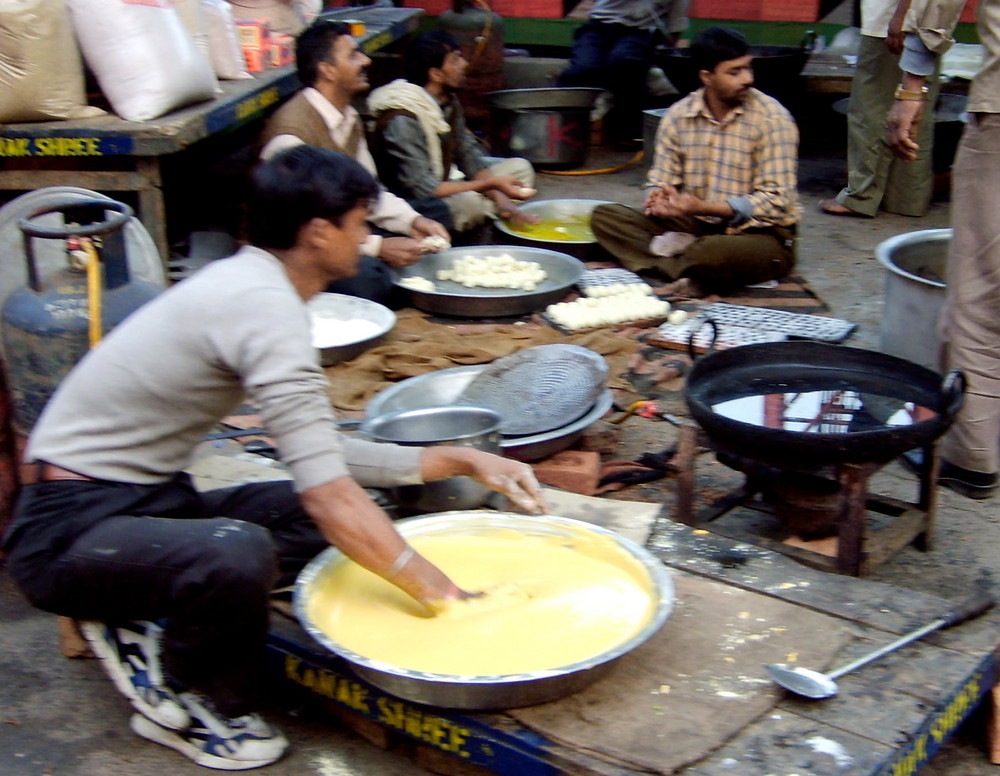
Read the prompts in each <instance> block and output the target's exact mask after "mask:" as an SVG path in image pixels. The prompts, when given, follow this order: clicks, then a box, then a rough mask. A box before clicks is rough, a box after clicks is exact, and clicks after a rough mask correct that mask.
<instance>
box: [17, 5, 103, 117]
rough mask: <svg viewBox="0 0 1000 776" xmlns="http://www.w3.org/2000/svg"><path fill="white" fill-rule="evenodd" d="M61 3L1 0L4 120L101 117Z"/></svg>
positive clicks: (101, 112)
mask: <svg viewBox="0 0 1000 776" xmlns="http://www.w3.org/2000/svg"><path fill="white" fill-rule="evenodd" d="M103 113H104V111H103V110H101V109H100V108H95V107H92V106H89V105H87V92H86V89H85V87H84V81H83V63H82V62H81V61H80V50H79V49H78V48H77V46H76V40H75V39H74V37H73V26H72V25H71V24H70V21H69V17H68V16H67V14H66V7H65V5H64V4H63V0H0V122H3V123H12V122H17V121H49V120H51V119H83V118H91V117H93V116H100V115H102V114H103Z"/></svg>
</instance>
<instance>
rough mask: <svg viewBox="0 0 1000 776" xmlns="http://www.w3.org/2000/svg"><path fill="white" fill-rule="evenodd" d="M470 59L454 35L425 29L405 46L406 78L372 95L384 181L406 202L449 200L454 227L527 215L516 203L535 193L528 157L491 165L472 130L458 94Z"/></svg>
mask: <svg viewBox="0 0 1000 776" xmlns="http://www.w3.org/2000/svg"><path fill="white" fill-rule="evenodd" d="M468 64H469V63H468V62H467V61H466V60H465V58H464V57H463V56H462V53H461V51H460V50H459V46H458V43H457V42H456V41H455V39H454V38H453V37H452V36H451V35H449V34H448V33H446V32H441V31H434V32H429V33H426V34H424V35H421V36H419V37H417V38H416V39H415V40H414V41H413V43H412V44H411V45H410V46H409V47H408V49H407V51H406V56H405V59H404V64H403V74H404V76H405V77H404V78H399V79H397V80H395V81H392V82H391V83H389V84H386V85H385V86H383V87H380V88H378V89H376V90H375V91H373V92H372V93H371V95H370V96H369V98H368V109H369V111H370V113H371V114H372V115H373V116H374V117H375V132H374V137H373V139H372V154H373V156H374V157H375V163H376V164H377V165H378V172H379V177H380V179H381V180H382V182H383V183H384V184H385V186H386V187H387V188H388V189H389V190H390V191H392V192H393V193H395V194H398V195H399V196H400V197H402V198H403V199H406V200H408V201H412V200H426V198H428V197H435V198H439V199H441V200H443V201H444V203H445V204H446V205H447V207H448V211H449V212H450V214H451V221H452V223H451V228H452V229H453V230H454V231H456V232H466V231H468V230H470V229H473V228H475V227H477V226H479V225H481V224H483V223H484V222H486V221H487V220H488V219H490V218H493V217H494V216H495V215H499V216H500V217H501V218H514V219H518V218H524V215H523V214H522V213H521V212H520V211H519V210H518V208H517V206H516V205H515V201H517V200H522V199H526V198H528V197H530V196H532V195H533V194H534V193H535V191H534V189H533V188H531V187H532V185H533V184H534V180H535V172H534V170H533V169H532V167H531V163H530V162H528V161H527V160H526V159H517V158H513V159H503V160H500V161H499V162H497V163H496V164H493V165H490V164H489V162H488V160H487V159H486V157H485V156H484V154H483V150H482V147H481V146H480V145H479V143H478V141H477V140H476V138H475V137H474V136H473V135H472V133H471V132H469V130H468V129H467V128H466V126H465V116H464V114H463V112H462V106H461V104H460V103H459V101H458V99H457V98H456V96H455V91H456V90H457V89H459V88H461V87H462V85H463V84H464V82H465V71H466V68H467V67H468ZM456 172H457V174H456ZM461 176H464V177H461ZM529 220H530V219H529Z"/></svg>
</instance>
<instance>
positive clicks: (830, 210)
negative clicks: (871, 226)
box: [819, 199, 865, 217]
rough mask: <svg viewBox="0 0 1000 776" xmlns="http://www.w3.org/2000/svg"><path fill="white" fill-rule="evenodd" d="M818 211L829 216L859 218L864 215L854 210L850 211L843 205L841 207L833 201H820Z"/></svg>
mask: <svg viewBox="0 0 1000 776" xmlns="http://www.w3.org/2000/svg"><path fill="white" fill-rule="evenodd" d="M819 209H820V211H822V212H823V213H826V214H827V215H830V216H861V217H865V214H864V213H859V212H857V211H856V210H851V209H850V208H849V207H847V206H845V205H841V204H840V203H839V202H837V200H835V199H821V200H820V201H819Z"/></svg>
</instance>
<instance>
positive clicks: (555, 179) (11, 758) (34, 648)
mask: <svg viewBox="0 0 1000 776" xmlns="http://www.w3.org/2000/svg"><path fill="white" fill-rule="evenodd" d="M798 118H799V120H800V124H801V126H802V133H803V144H802V154H803V158H802V164H801V172H800V193H801V199H802V206H803V213H804V218H803V222H802V226H801V231H800V238H801V239H800V249H799V267H798V271H799V273H800V274H801V275H803V276H804V277H805V278H806V279H807V281H808V282H809V283H810V284H811V285H812V287H813V288H814V289H815V290H816V291H817V292H818V293H819V295H820V296H821V297H822V298H823V299H824V300H825V301H826V302H827V303H828V304H829V305H830V307H831V310H832V312H833V314H834V315H836V316H837V317H840V318H846V319H849V320H851V321H854V322H856V323H857V324H858V330H857V332H856V334H855V335H854V336H853V338H852V339H851V340H850V341H849V342H848V344H851V345H855V346H859V347H866V348H876V347H877V344H878V332H879V321H880V314H881V310H882V296H883V287H884V283H885V276H884V271H883V270H882V268H881V267H880V265H879V264H878V263H877V262H876V261H875V258H874V255H875V246H876V245H877V244H878V243H879V242H881V241H882V240H885V239H887V238H888V237H890V236H893V235H895V234H898V233H901V232H907V231H912V230H916V229H928V228H936V227H942V226H947V225H948V223H949V221H948V219H949V213H948V205H947V201H945V200H943V199H939V200H938V201H936V202H935V204H934V205H933V206H932V208H931V211H930V212H929V213H928V215H927V216H925V217H924V218H921V219H912V218H905V217H900V216H891V215H886V214H882V215H880V216H879V217H878V218H875V219H855V218H838V217H832V216H827V215H822V214H820V213H819V212H818V211H817V209H816V203H817V201H818V200H819V199H820V198H822V197H827V196H832V195H833V194H835V193H836V191H837V190H838V188H839V187H840V185H841V184H842V182H843V180H844V146H843V119H842V117H841V116H839V114H835V113H833V112H832V111H830V109H829V107H828V105H827V104H824V103H823V101H822V100H820V101H818V102H814V103H810V104H808V105H805V106H803V108H802V113H801V115H800V116H799V117H798ZM628 158H629V155H628V154H623V153H615V152H610V151H606V150H603V149H592V150H591V153H590V158H589V159H588V163H587V166H588V167H591V168H603V167H607V166H613V165H616V164H621V163H623V162H625V161H627V160H628ZM642 179H643V172H642V169H641V166H639V167H633V168H629V169H626V170H624V171H621V172H617V173H611V174H600V175H589V176H553V175H542V176H540V180H539V183H538V188H539V190H540V194H539V197H541V198H546V199H548V198H562V197H575V198H588V199H589V198H593V199H607V200H614V201H619V202H625V203H632V204H637V203H638V202H639V196H640V195H639V191H638V185H639V183H640V182H641V181H642ZM623 428H624V432H623V434H622V440H621V444H620V447H619V449H618V450H617V451H616V453H615V457H619V458H629V459H632V458H635V457H637V456H638V455H640V454H641V453H643V452H648V451H658V450H662V449H664V448H665V447H668V446H670V445H671V444H672V442H673V439H674V435H675V433H676V430H675V429H674V428H673V426H671V425H670V424H668V423H664V422H662V421H660V422H656V421H647V420H642V419H637V418H636V419H630V420H629V421H627V423H626V424H625V426H624V427H623ZM698 466H699V481H705V482H711V483H713V485H724V484H726V483H727V482H730V481H731V482H733V483H736V482H737V481H738V480H739V477H738V476H737V475H735V474H733V473H732V472H730V471H729V470H727V469H725V468H724V467H721V466H720V465H719V464H717V463H714V462H713V460H712V457H711V456H710V455H704V456H701V458H700V460H699V464H698ZM875 487H876V488H877V489H879V490H882V491H884V492H887V493H895V492H905V493H907V494H908V495H910V494H909V491H910V490H912V488H913V487H914V478H913V477H912V476H911V475H910V474H908V473H907V472H906V471H905V470H904V469H902V468H901V467H899V466H898V464H891V465H890V466H888V467H887V468H886V469H885V470H883V472H882V473H880V475H879V477H878V478H877V481H876V483H875ZM672 488H673V485H672V482H671V480H662V481H660V482H657V483H650V484H647V485H641V486H634V487H632V488H629V489H628V490H625V491H623V492H621V493H619V494H618V495H617V497H619V498H626V499H631V500H637V501H649V502H654V503H662V504H664V505H667V506H669V505H670V504H672V500H673V489H672ZM654 530H655V529H654ZM998 540H1000V525H998V511H997V508H996V501H995V500H993V501H988V502H985V503H983V502H973V501H970V500H968V499H963V498H961V497H960V496H957V495H955V494H954V493H952V492H951V491H947V490H944V491H942V493H941V495H940V506H939V513H938V522H937V535H936V542H935V545H934V549H933V551H931V552H927V553H922V552H918V551H917V550H915V549H913V548H907V549H905V550H903V551H901V552H900V553H899V554H898V555H897V556H896V557H895V558H893V559H892V560H891V561H889V562H887V563H885V564H883V565H882V566H881V567H879V568H878V569H876V570H875V572H874V573H873V574H872V575H871V578H873V579H876V580H879V581H882V582H887V583H890V584H893V585H898V586H901V587H907V588H912V589H914V590H920V591H925V592H930V593H934V594H936V595H940V596H944V597H952V598H956V599H958V598H961V597H963V596H964V595H965V594H967V592H968V590H969V588H970V587H971V586H972V585H973V584H974V583H979V582H982V583H985V584H986V585H988V586H989V587H990V588H991V589H994V590H996V588H997V576H998V573H1000V553H998V552H997V551H996V549H995V548H996V547H997V545H998ZM0 630H2V643H3V649H2V650H0V710H2V711H0V773H3V774H4V775H5V776H43V775H46V776H47V775H58V776H98V775H100V776H114V775H115V774H122V775H123V776H124V774H128V775H129V776H154V775H155V776H159V775H160V774H164V773H169V774H178V775H181V774H197V773H204V772H205V771H204V770H203V769H200V768H198V767H197V766H194V765H190V764H189V763H188V762H187V761H186V760H184V759H183V758H181V757H180V756H179V755H176V754H175V753H173V752H170V751H168V750H166V749H163V748H161V747H158V746H154V745H152V744H148V743H146V742H142V741H140V740H137V739H136V738H135V737H134V736H133V735H132V734H131V733H130V732H129V731H128V729H127V719H128V709H127V704H126V703H125V702H124V701H123V700H122V699H121V698H120V697H119V696H118V695H117V693H116V692H115V691H114V690H113V688H112V687H111V685H110V684H109V683H108V682H107V680H106V679H105V678H104V676H103V675H102V674H101V672H100V670H99V668H98V666H97V665H96V664H95V663H94V662H93V661H83V660H66V659H64V658H62V657H61V656H60V655H59V654H58V652H57V649H56V636H55V631H56V625H55V619H54V618H53V617H51V616H48V615H44V614H42V613H39V612H37V611H35V610H33V609H32V608H31V607H30V606H28V605H27V604H26V603H25V602H24V600H23V599H22V598H21V597H20V595H19V594H18V593H17V591H16V590H15V589H14V587H13V585H12V583H11V581H10V580H9V578H8V577H6V575H3V574H0ZM269 713H270V715H271V717H272V718H273V719H274V721H275V722H276V723H278V724H279V725H280V726H281V727H282V728H283V729H284V730H285V731H286V733H287V734H288V735H289V737H290V739H291V740H292V742H293V748H292V752H291V754H290V756H289V757H288V758H286V759H285V760H284V761H282V763H281V764H280V765H277V766H275V767H274V768H273V769H272V770H273V771H274V772H275V773H282V774H288V775H289V776H293V775H294V776H298V775H299V774H302V775H303V776H304V775H305V774H318V775H319V776H348V775H354V776H376V774H377V775H378V776H417V774H422V773H426V771H424V770H422V769H420V768H418V767H417V766H416V765H414V764H413V763H411V762H410V761H409V760H407V759H405V758H403V757H401V756H399V755H396V754H394V753H392V752H383V751H381V750H379V749H377V748H375V747H374V746H372V745H371V744H369V743H368V742H366V741H364V740H362V739H360V738H359V737H358V736H356V735H355V734H354V733H351V732H347V731H345V730H344V729H343V728H342V727H341V726H339V725H338V724H337V723H335V722H333V721H331V720H329V719H325V718H322V717H317V716H315V715H314V714H313V713H312V712H310V711H309V710H307V709H302V708H298V707H294V706H293V707H289V706H288V704H286V703H284V702H281V701H276V702H275V704H274V708H272V709H271V710H269ZM984 747H985V744H984V737H983V721H982V718H981V716H977V717H975V718H974V719H973V721H972V722H971V723H969V724H967V725H966V726H965V727H964V728H962V729H961V730H960V731H959V733H958V734H957V735H956V736H955V738H954V739H953V740H952V741H951V742H950V743H949V744H948V745H947V746H946V747H945V748H944V749H943V750H942V751H941V752H940V753H939V754H938V755H937V756H936V757H935V758H934V759H933V761H932V762H931V763H930V764H929V765H928V766H927V767H926V768H925V769H924V770H923V771H922V773H924V774H927V776H944V775H945V774H948V775H949V776H987V774H991V775H992V774H993V773H995V771H996V769H995V766H992V765H990V764H989V762H988V760H987V758H986V754H985V748H984Z"/></svg>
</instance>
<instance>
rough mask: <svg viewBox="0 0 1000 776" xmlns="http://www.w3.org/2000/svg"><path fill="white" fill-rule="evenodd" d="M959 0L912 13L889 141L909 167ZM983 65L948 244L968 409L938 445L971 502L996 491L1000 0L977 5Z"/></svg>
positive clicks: (972, 97) (949, 301) (945, 473)
mask: <svg viewBox="0 0 1000 776" xmlns="http://www.w3.org/2000/svg"><path fill="white" fill-rule="evenodd" d="M964 6H965V2H964V0H940V2H934V3H924V4H920V5H919V6H918V7H915V8H913V9H911V10H910V14H909V15H908V16H907V20H906V28H907V29H912V30H916V32H914V33H910V34H907V36H906V38H905V41H904V51H903V56H902V58H901V59H900V63H899V66H900V69H901V70H902V73H901V74H900V75H901V79H900V84H899V89H898V91H897V92H896V104H895V105H894V106H893V108H892V111H891V112H890V114H889V143H890V145H891V146H892V149H893V151H894V153H895V154H896V155H897V156H898V157H899V158H900V159H903V160H906V161H912V160H914V159H916V158H917V156H918V154H919V153H920V151H921V148H920V144H919V141H918V127H919V125H920V120H921V118H922V117H923V114H924V113H925V112H926V111H928V110H930V109H931V107H932V106H930V105H928V104H927V79H928V78H929V77H930V76H931V74H932V73H933V72H934V69H935V68H936V67H937V64H938V60H939V59H940V57H941V56H942V55H943V54H944V52H945V51H947V50H948V47H949V46H950V45H951V43H952V39H951V35H952V32H953V31H954V29H955V25H956V24H957V22H958V17H959V15H960V14H961V12H962V8H963V7H964ZM976 16H977V20H978V25H979V40H980V41H981V42H982V44H983V46H984V47H985V52H984V56H983V66H982V68H981V69H980V71H979V73H978V74H977V75H976V77H975V78H974V79H973V81H972V86H971V87H970V89H969V102H968V106H967V110H968V113H969V120H968V123H967V124H966V126H965V131H964V132H963V133H962V140H961V142H960V143H959V145H958V152H957V153H956V155H955V164H954V167H953V168H952V195H951V212H952V229H953V232H952V239H951V249H950V251H949V254H948V272H947V285H948V290H947V297H946V301H945V306H944V311H943V320H942V343H943V348H944V351H943V352H944V358H943V363H944V364H946V365H947V367H948V368H954V369H960V370H962V372H963V373H964V374H965V379H966V381H967V385H968V388H967V391H966V394H965V403H964V405H963V406H962V409H961V410H960V411H959V412H958V416H957V417H956V419H955V423H954V425H953V426H952V428H951V430H950V431H949V432H948V433H947V434H946V435H945V437H944V439H943V441H942V444H941V469H940V471H939V473H938V482H939V483H941V484H942V485H945V486H947V487H949V488H951V489H952V490H955V491H957V492H958V493H961V494H962V495H963V496H968V497H969V498H974V499H986V498H989V497H990V496H992V495H993V494H994V493H996V490H997V479H998V476H997V472H998V471H1000V220H998V218H997V214H998V213H1000V0H980V3H979V6H978V8H977V9H976Z"/></svg>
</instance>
